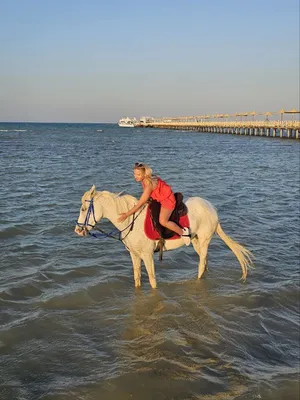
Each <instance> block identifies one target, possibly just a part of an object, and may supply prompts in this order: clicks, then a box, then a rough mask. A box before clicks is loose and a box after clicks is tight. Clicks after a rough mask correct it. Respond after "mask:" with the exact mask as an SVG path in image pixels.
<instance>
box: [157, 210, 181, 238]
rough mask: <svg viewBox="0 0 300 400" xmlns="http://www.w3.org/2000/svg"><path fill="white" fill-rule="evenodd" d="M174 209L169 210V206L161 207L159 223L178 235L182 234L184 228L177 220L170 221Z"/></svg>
mask: <svg viewBox="0 0 300 400" xmlns="http://www.w3.org/2000/svg"><path fill="white" fill-rule="evenodd" d="M172 212H173V210H169V209H168V208H164V207H161V208H160V213H159V223H160V224H161V225H162V226H164V227H165V228H168V229H170V230H171V231H173V232H175V233H177V235H179V236H181V235H182V229H181V228H180V226H178V225H177V224H176V223H175V222H172V221H169V218H170V216H171V214H172Z"/></svg>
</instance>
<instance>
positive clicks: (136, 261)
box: [130, 252, 142, 287]
mask: <svg viewBox="0 0 300 400" xmlns="http://www.w3.org/2000/svg"><path fill="white" fill-rule="evenodd" d="M130 257H131V260H132V266H133V276H134V286H135V287H140V286H141V261H142V260H141V257H140V256H138V255H137V254H134V253H132V252H130Z"/></svg>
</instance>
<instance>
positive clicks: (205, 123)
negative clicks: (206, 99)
mask: <svg viewBox="0 0 300 400" xmlns="http://www.w3.org/2000/svg"><path fill="white" fill-rule="evenodd" d="M299 113H300V111H297V110H296V109H293V110H290V111H284V110H281V111H279V112H278V113H271V112H267V113H261V114H260V115H265V120H254V118H255V116H256V115H257V114H256V113H254V112H252V113H242V114H234V115H232V116H231V115H228V114H216V115H213V116H199V117H172V118H166V117H163V118H150V117H147V119H146V120H145V119H141V120H140V123H139V124H138V125H137V126H138V127H142V128H157V129H175V130H186V131H197V132H208V133H221V134H231V135H247V136H264V137H270V138H271V137H273V138H274V137H277V138H282V139H300V121H299V120H297V121H295V120H289V121H284V120H283V116H284V114H292V118H294V115H296V114H298V115H300V114H299ZM275 114H280V117H281V118H280V120H278V121H271V120H269V117H270V116H271V115H275ZM248 116H252V118H253V120H252V121H249V120H248V121H247V120H245V119H246V118H247V117H248ZM230 117H231V118H232V117H233V118H238V117H240V120H235V121H229V118H230ZM243 118H244V120H243Z"/></svg>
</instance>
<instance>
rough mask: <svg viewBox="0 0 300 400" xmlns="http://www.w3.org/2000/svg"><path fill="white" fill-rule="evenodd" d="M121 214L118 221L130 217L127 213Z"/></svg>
mask: <svg viewBox="0 0 300 400" xmlns="http://www.w3.org/2000/svg"><path fill="white" fill-rule="evenodd" d="M119 215H120V216H119V218H118V222H123V221H125V219H126V218H128V215H127V213H122V214H119Z"/></svg>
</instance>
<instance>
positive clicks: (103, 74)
mask: <svg viewBox="0 0 300 400" xmlns="http://www.w3.org/2000/svg"><path fill="white" fill-rule="evenodd" d="M0 49H1V51H0V57H1V61H0V121H45V122H116V121H117V120H118V119H119V118H120V117H122V116H126V115H128V116H136V117H140V116H143V115H150V116H179V115H202V114H207V113H208V114H215V113H235V112H246V111H253V110H255V111H257V112H266V111H277V110H279V109H280V108H285V109H291V108H294V107H296V108H299V0H285V1H282V0H247V1H246V0H151V1H150V0H81V1H79V0H0Z"/></svg>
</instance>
